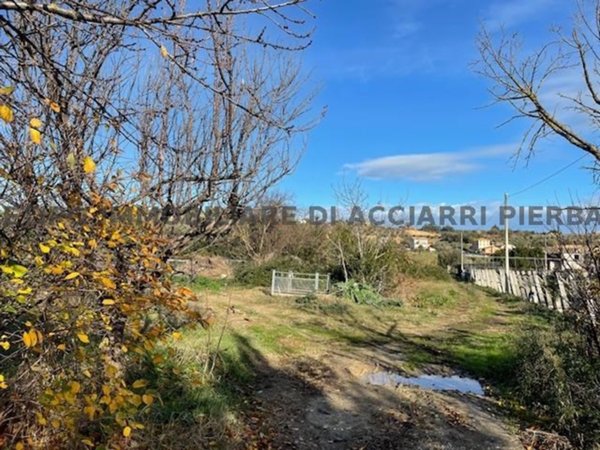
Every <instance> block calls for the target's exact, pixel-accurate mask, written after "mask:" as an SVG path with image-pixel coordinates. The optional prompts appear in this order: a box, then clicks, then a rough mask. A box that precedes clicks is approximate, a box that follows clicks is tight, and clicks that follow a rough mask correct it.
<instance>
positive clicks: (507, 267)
mask: <svg viewBox="0 0 600 450" xmlns="http://www.w3.org/2000/svg"><path fill="white" fill-rule="evenodd" d="M509 270H510V260H509V252H508V194H504V273H505V276H506V280H505V283H506V293H507V294H508V286H509V284H508V272H509Z"/></svg>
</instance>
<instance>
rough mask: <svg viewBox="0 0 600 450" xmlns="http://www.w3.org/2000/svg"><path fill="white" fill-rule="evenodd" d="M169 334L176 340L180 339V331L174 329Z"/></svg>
mask: <svg viewBox="0 0 600 450" xmlns="http://www.w3.org/2000/svg"><path fill="white" fill-rule="evenodd" d="M171 336H173V339H175V340H176V341H178V340H179V339H181V333H180V332H179V331H174V332H173V334H172V335H171Z"/></svg>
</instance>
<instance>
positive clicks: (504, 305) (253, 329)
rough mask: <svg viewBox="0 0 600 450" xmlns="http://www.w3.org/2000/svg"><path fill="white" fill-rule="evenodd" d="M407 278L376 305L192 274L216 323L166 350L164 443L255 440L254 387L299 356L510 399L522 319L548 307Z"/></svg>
mask: <svg viewBox="0 0 600 450" xmlns="http://www.w3.org/2000/svg"><path fill="white" fill-rule="evenodd" d="M409 285H410V287H409V288H408V289H406V290H405V294H404V295H405V298H402V299H401V300H402V306H394V307H381V308H376V307H373V306H366V305H357V304H353V303H350V302H348V301H347V300H344V299H339V298H335V297H333V296H331V297H330V296H327V297H320V298H315V297H312V296H308V297H303V298H295V297H271V296H270V295H268V294H267V293H266V292H265V291H264V290H263V289H260V288H255V289H245V288H239V287H228V286H226V284H225V283H223V282H216V281H214V282H213V281H207V280H198V281H197V282H195V283H192V284H191V286H192V287H193V288H194V289H195V290H196V291H197V292H198V294H199V295H200V297H201V299H202V302H201V304H198V305H195V307H197V308H209V309H210V310H211V311H212V312H213V313H214V319H215V320H214V321H213V325H212V326H211V327H210V328H209V329H204V328H201V327H195V328H190V329H188V330H187V331H186V332H184V333H183V335H182V336H181V339H179V340H178V341H177V343H176V348H177V350H176V353H175V354H172V355H169V361H170V363H171V364H172V365H173V368H174V370H175V373H177V374H178V377H177V379H171V380H169V382H167V383H164V382H162V381H161V382H160V383H159V384H160V385H161V387H160V390H161V398H162V399H163V403H162V404H161V407H160V408H159V409H158V410H157V412H156V413H155V414H156V417H155V420H154V422H155V423H156V424H159V425H157V426H159V427H160V426H164V430H162V431H163V435H164V439H165V445H166V446H168V445H175V443H176V442H181V439H182V436H184V435H185V436H186V437H185V440H186V441H187V442H188V444H187V445H206V442H207V441H206V439H207V436H208V439H209V441H210V442H212V443H213V444H214V445H217V446H227V445H225V444H224V443H225V442H236V441H237V442H240V441H244V440H248V439H250V440H252V439H253V438H255V437H256V436H253V433H254V432H255V431H253V428H252V426H251V425H252V424H251V423H250V424H249V423H248V420H247V419H248V417H247V414H250V415H252V414H253V412H252V411H253V406H252V405H253V392H252V390H253V386H255V384H256V383H257V381H259V380H260V378H261V377H262V376H263V375H264V374H265V373H274V371H277V373H286V374H291V372H294V371H295V370H297V367H296V366H294V364H293V363H297V362H298V361H308V362H309V363H308V364H309V365H310V364H312V363H310V362H311V361H312V362H315V364H314V365H315V366H316V365H319V366H320V365H321V363H319V364H317V363H316V362H323V363H324V364H325V365H328V366H331V367H334V366H336V365H340V364H341V365H348V366H349V367H350V366H352V367H350V369H352V370H354V369H355V368H356V370H357V371H358V372H357V373H359V374H360V373H363V372H367V371H369V370H372V368H373V367H375V368H381V369H385V370H392V371H394V372H398V373H401V374H406V375H418V374H422V373H447V374H464V375H468V376H471V377H474V378H477V379H479V380H481V381H482V382H483V384H484V385H485V386H486V388H487V389H488V391H489V392H490V393H491V394H492V395H493V397H495V398H496V399H499V400H501V401H502V400H505V402H504V403H509V402H510V401H511V400H512V399H511V395H510V394H511V391H510V388H511V381H512V377H513V376H514V375H513V372H512V371H513V369H514V362H515V340H514V337H515V336H516V335H518V333H519V332H520V330H521V328H522V327H523V326H524V325H527V326H531V325H534V326H539V327H543V326H545V324H546V323H547V320H548V317H547V314H548V313H544V312H541V311H536V310H533V309H531V308H530V307H529V306H528V305H526V304H524V303H522V302H518V301H515V300H512V299H506V298H503V297H500V296H498V295H495V294H493V293H489V292H486V291H483V290H481V289H479V288H476V287H474V286H470V285H465V284H459V283H457V282H455V281H423V280H421V281H412V282H411V283H409ZM348 361H351V362H350V363H349V362H348ZM304 370H312V369H306V368H304ZM157 376H160V374H158V375H157ZM290 376H291V375H290ZM160 424H162V425H160ZM175 424H176V425H175ZM198 424H201V425H202V426H201V427H199V426H198ZM173 427H176V429H175V430H173ZM190 427H192V429H193V430H195V431H190ZM152 431H153V432H156V431H161V430H152ZM167 431H168V432H167ZM173 431H175V433H173ZM169 436H171V438H170V437H169ZM169 439H173V440H172V441H169ZM194 439H197V440H198V441H197V442H196V441H195V440H194Z"/></svg>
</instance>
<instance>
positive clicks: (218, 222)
mask: <svg viewBox="0 0 600 450" xmlns="http://www.w3.org/2000/svg"><path fill="white" fill-rule="evenodd" d="M215 27H216V28H219V29H220V32H219V33H216V32H215V33H211V37H210V45H211V47H210V49H209V51H208V52H207V60H206V61H205V63H204V66H205V67H206V68H207V71H209V72H212V74H210V73H209V74H208V75H207V76H206V78H207V79H210V80H211V83H212V89H210V90H208V91H206V90H204V89H203V87H202V86H199V85H198V84H197V83H194V82H193V81H191V82H190V81H188V80H186V78H185V77H184V76H183V75H178V72H177V71H176V70H174V69H173V67H172V66H170V65H167V66H165V67H164V68H163V70H162V72H160V73H159V74H158V76H157V77H155V78H153V77H151V78H150V80H149V88H148V89H146V92H147V95H146V96H145V100H146V103H145V104H144V105H143V107H142V109H141V111H142V113H141V117H140V125H139V129H140V130H141V136H142V138H143V141H142V145H141V146H140V150H141V151H140V154H139V168H140V173H139V174H138V177H141V178H143V180H142V189H141V196H142V198H147V199H149V200H150V204H152V203H155V204H158V205H159V206H160V208H161V210H162V211H163V212H164V214H163V220H167V219H169V218H170V217H173V216H189V215H190V214H191V215H194V216H195V218H196V220H195V223H196V226H195V227H193V228H192V229H190V230H189V231H188V232H187V233H185V234H184V235H183V236H181V239H180V241H181V242H182V243H185V242H186V241H187V240H189V239H194V238H196V237H198V236H202V237H204V238H215V237H218V236H220V235H221V234H223V233H224V232H226V231H228V230H229V229H230V228H231V226H232V224H233V223H235V221H236V220H238V219H239V217H240V216H241V214H242V213H243V211H244V208H245V207H246V206H249V205H251V204H253V202H255V201H257V200H258V199H260V198H261V197H263V196H264V194H265V192H267V191H268V190H269V189H270V188H271V187H273V186H274V185H275V184H276V183H277V182H279V181H280V180H281V179H282V178H283V177H284V176H286V175H288V174H289V173H290V172H291V171H292V170H293V169H294V167H295V166H296V164H297V162H298V161H299V158H300V156H301V154H302V151H303V147H304V142H303V135H304V133H305V132H306V131H308V130H309V129H310V128H311V127H312V126H313V125H314V123H315V122H314V120H312V119H311V118H309V117H307V113H308V112H309V111H310V104H311V102H312V99H313V95H314V94H313V92H308V93H307V94H305V95H303V94H302V90H303V89H304V90H306V87H305V78H304V77H303V75H302V71H301V68H300V66H299V65H298V64H297V63H295V62H294V61H293V60H292V59H291V58H282V57H278V56H277V55H276V54H273V52H269V51H268V50H264V51H262V52H261V53H260V54H259V55H253V54H252V49H249V48H248V46H247V45H245V44H243V43H242V44H240V43H236V42H235V40H234V39H233V38H232V37H231V36H233V35H234V34H235V32H234V29H233V27H234V24H233V22H232V20H231V19H228V20H226V21H225V22H223V23H221V24H215ZM157 104H158V105H159V107H158V108H156V105H157ZM208 207H210V208H211V209H212V212H213V214H210V215H209V214H207V213H206V208H208ZM201 208H204V210H202V209H201Z"/></svg>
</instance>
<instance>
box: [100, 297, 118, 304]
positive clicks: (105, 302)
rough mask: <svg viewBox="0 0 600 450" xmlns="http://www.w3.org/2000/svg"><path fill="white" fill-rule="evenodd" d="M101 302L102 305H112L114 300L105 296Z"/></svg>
mask: <svg viewBox="0 0 600 450" xmlns="http://www.w3.org/2000/svg"><path fill="white" fill-rule="evenodd" d="M102 304H103V305H104V306H110V305H114V304H115V301H114V300H113V299H112V298H107V299H106V300H102Z"/></svg>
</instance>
